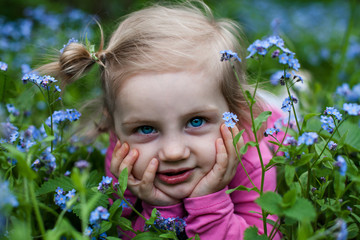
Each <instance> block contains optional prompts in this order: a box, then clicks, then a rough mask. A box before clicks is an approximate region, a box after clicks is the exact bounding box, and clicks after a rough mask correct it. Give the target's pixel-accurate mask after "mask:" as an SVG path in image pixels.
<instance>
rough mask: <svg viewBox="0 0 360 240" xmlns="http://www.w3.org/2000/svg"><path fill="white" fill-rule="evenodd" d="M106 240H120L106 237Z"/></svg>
mask: <svg viewBox="0 0 360 240" xmlns="http://www.w3.org/2000/svg"><path fill="white" fill-rule="evenodd" d="M106 240H121V238H118V237H106Z"/></svg>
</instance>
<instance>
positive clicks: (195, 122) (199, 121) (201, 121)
mask: <svg viewBox="0 0 360 240" xmlns="http://www.w3.org/2000/svg"><path fill="white" fill-rule="evenodd" d="M204 123H205V120H204V119H203V118H200V117H195V118H193V119H191V120H190V121H189V123H188V126H189V127H200V126H202V125H203V124H204Z"/></svg>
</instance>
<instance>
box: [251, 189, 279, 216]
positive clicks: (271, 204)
mask: <svg viewBox="0 0 360 240" xmlns="http://www.w3.org/2000/svg"><path fill="white" fill-rule="evenodd" d="M255 202H256V203H257V204H258V205H259V206H260V207H261V208H262V209H264V210H266V211H268V212H269V213H271V214H276V215H278V216H281V215H282V207H281V204H282V197H281V196H280V195H279V194H277V193H275V192H265V193H263V195H261V196H260V197H259V198H258V199H256V200H255Z"/></svg>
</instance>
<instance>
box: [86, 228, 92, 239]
mask: <svg viewBox="0 0 360 240" xmlns="http://www.w3.org/2000/svg"><path fill="white" fill-rule="evenodd" d="M92 232H93V229H92V228H91V227H87V228H86V229H85V232H84V234H85V236H88V237H90V235H91V233H92Z"/></svg>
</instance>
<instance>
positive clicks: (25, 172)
mask: <svg viewBox="0 0 360 240" xmlns="http://www.w3.org/2000/svg"><path fill="white" fill-rule="evenodd" d="M1 145H2V146H3V147H4V148H6V150H8V152H7V153H6V155H8V156H9V157H10V158H13V159H16V160H17V164H16V167H17V168H18V169H19V174H21V175H22V176H24V177H25V178H27V179H30V180H32V179H35V178H37V174H36V173H35V172H34V171H33V170H32V169H31V168H30V167H29V165H28V164H27V163H26V155H25V153H23V152H21V151H19V150H18V149H17V148H16V147H15V146H13V145H11V144H8V143H4V144H1Z"/></svg>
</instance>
